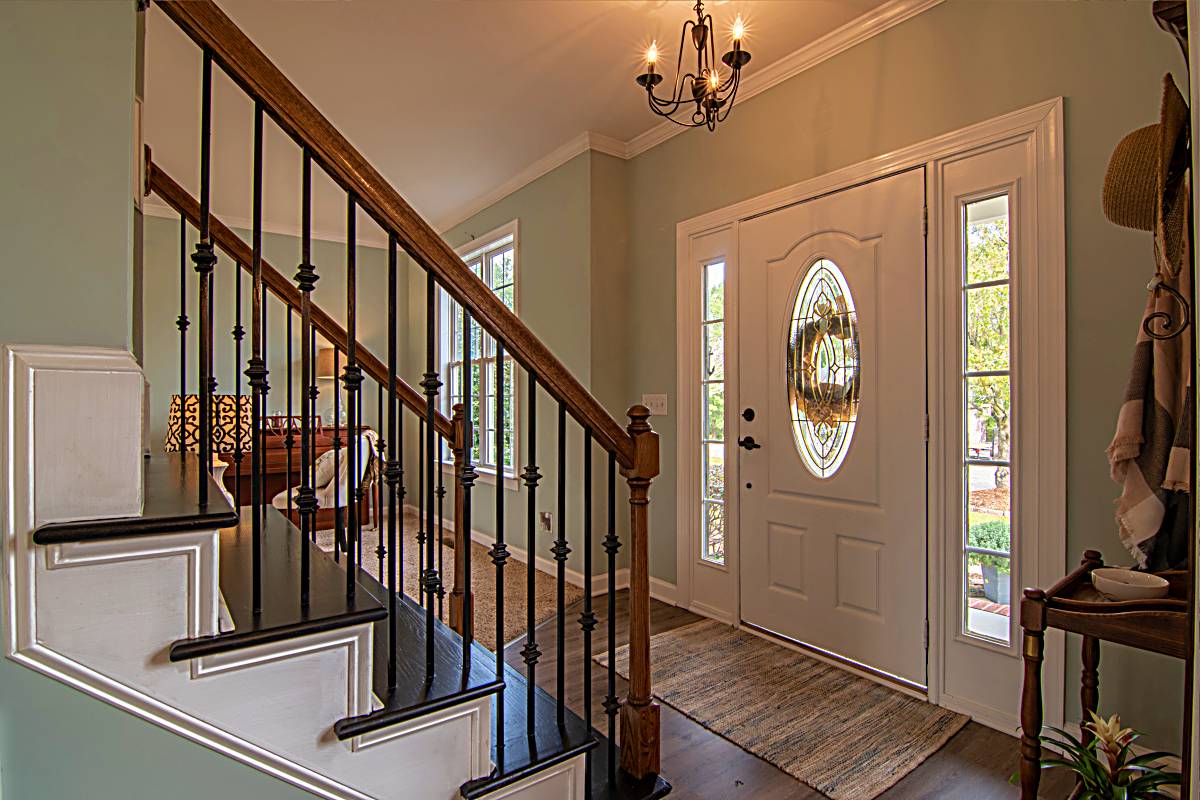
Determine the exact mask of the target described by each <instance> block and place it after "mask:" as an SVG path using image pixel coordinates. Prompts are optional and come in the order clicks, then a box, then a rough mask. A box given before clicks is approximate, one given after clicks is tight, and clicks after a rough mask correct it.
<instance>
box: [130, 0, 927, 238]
mask: <svg viewBox="0 0 1200 800" xmlns="http://www.w3.org/2000/svg"><path fill="white" fill-rule="evenodd" d="M943 2H945V0H886V2H884V3H882V4H880V5H879V6H876V7H875V8H873V9H871V10H870V11H868V12H867V13H865V14H862V15H861V16H858V17H856V18H854V19H852V20H850V21H849V22H847V23H846V24H845V25H843V26H841V27H840V28H836V29H835V30H832V31H830V32H829V33H827V34H825V35H824V36H822V37H821V38H819V39H817V40H815V41H813V42H810V43H809V44H807V45H805V46H804V47H801V48H800V49H798V50H795V51H793V52H792V53H789V54H788V55H786V56H784V57H783V58H781V59H779V60H778V61H775V62H774V63H772V64H768V65H767V66H765V67H763V68H762V69H756V70H752V71H750V72H748V73H747V76H746V78H745V79H744V80H743V82H742V86H741V89H739V91H738V100H739V101H742V102H744V101H745V100H749V99H750V98H751V97H754V96H755V95H757V94H761V93H762V92H765V91H766V90H767V89H770V88H771V87H773V86H777V85H778V84H780V83H782V82H783V81H786V80H787V79H788V78H792V77H795V76H796V75H799V74H800V73H801V72H804V71H805V70H807V69H811V68H812V67H815V66H816V65H818V64H820V63H821V62H823V61H827V60H829V59H831V58H833V57H834V56H836V55H838V54H839V53H843V52H845V51H846V50H849V49H850V48H851V47H854V46H855V45H858V44H861V43H862V42H865V41H866V40H868V39H870V38H871V37H873V36H878V35H879V34H881V33H883V32H884V31H886V30H888V29H890V28H894V27H895V26H897V25H899V24H900V23H902V22H904V21H906V20H909V19H912V18H913V17H915V16H917V15H918V14H921V13H923V12H925V11H928V10H929V9H931V8H933V7H935V6H938V5H940V4H941V3H943ZM686 130H688V129H687V128H683V127H680V126H679V125H676V124H674V123H673V122H669V121H663V122H661V123H659V124H658V125H655V126H654V127H653V128H650V129H649V130H647V131H645V132H644V133H640V134H638V135H637V136H635V137H633V138H632V139H630V140H629V141H627V142H623V141H621V140H620V139H617V138H616V137H613V136H605V135H604V134H601V133H594V132H592V131H584V132H583V133H581V134H579V135H578V136H575V137H574V138H572V139H571V140H570V141H568V142H566V143H565V144H562V145H560V146H559V147H557V148H555V149H554V150H552V151H551V152H549V153H547V154H546V155H544V156H542V157H541V158H539V159H538V160H537V161H534V162H533V163H532V164H530V165H529V166H527V167H525V168H524V169H523V170H521V171H520V172H518V173H517V174H516V175H513V176H512V177H511V178H509V179H508V180H507V181H505V182H504V183H502V184H500V185H499V186H497V187H495V188H494V189H492V190H491V191H489V192H487V193H485V194H483V195H480V196H479V197H476V198H475V199H474V200H472V201H470V202H469V203H464V204H463V205H461V206H459V207H458V208H456V209H455V210H454V211H452V212H450V213H448V214H446V215H444V216H443V217H441V218H440V219H438V220H435V221H434V222H433V228H434V230H436V231H438V232H439V233H445V232H446V231H448V230H450V229H451V228H453V227H454V226H455V225H459V224H461V223H463V222H465V221H466V220H468V219H470V218H471V217H473V216H475V215H476V214H478V213H479V212H480V211H483V210H484V209H485V208H487V207H489V206H491V205H493V204H495V203H497V202H499V201H500V200H503V199H504V198H505V197H508V196H509V195H510V194H512V193H513V192H515V191H517V190H518V189H521V188H523V187H525V186H528V185H529V184H531V183H533V182H534V181H536V180H537V179H538V178H540V177H542V176H543V175H545V174H547V173H549V172H551V171H553V170H555V169H557V168H558V167H561V166H562V165H563V164H566V163H567V162H568V161H570V160H571V159H573V158H575V157H576V156H578V155H579V154H580V153H586V152H587V151H589V150H593V151H595V152H597V153H604V154H605V155H609V156H613V157H615V158H620V159H624V160H629V159H631V158H633V157H635V156H638V155H641V154H642V153H644V152H646V151H647V150H650V149H651V148H653V147H656V146H657V145H660V144H662V143H663V142H665V141H667V140H668V139H671V138H672V137H675V136H678V135H679V134H681V133H683V132H684V131H686ZM143 208H144V213H145V214H147V215H149V216H152V217H166V218H169V219H178V218H179V215H178V213H176V212H175V211H174V210H173V209H171V208H170V207H168V206H167V205H165V204H163V203H162V202H161V201H159V200H158V199H157V198H154V197H150V198H147V199H146V201H145V203H144V206H143ZM217 216H218V217H219V218H220V219H221V221H222V222H224V223H225V224H226V225H227V226H229V227H231V228H238V229H241V230H247V231H248V230H250V229H251V228H252V227H253V224H252V222H251V220H249V219H247V218H243V217H230V216H225V215H221V214H217ZM368 227H369V226H368ZM263 230H264V231H266V232H267V233H275V234H280V235H284V236H299V235H300V230H299V227H298V226H293V225H272V224H270V223H264V225H263ZM312 235H313V238H314V239H320V240H323V241H328V242H344V241H345V240H346V236H345V233H344V232H342V231H329V230H313V234H312ZM358 243H359V244H360V245H362V246H365V247H378V248H383V247H386V246H387V240H386V239H385V238H384V237H382V236H378V237H371V236H363V235H361V234H360V236H359V239H358Z"/></svg>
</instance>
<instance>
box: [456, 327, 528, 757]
mask: <svg viewBox="0 0 1200 800" xmlns="http://www.w3.org/2000/svg"><path fill="white" fill-rule="evenodd" d="M481 377H482V376H481ZM482 384H483V381H482V380H481V381H480V385H481V386H482ZM495 424H496V445H495V446H496V458H495V462H496V543H495V544H494V545H493V546H492V552H491V556H492V563H493V564H495V565H496V647H495V650H496V680H497V681H499V682H501V683H502V682H503V681H504V564H505V562H507V561H508V546H507V545H506V544H505V543H504V427H505V422H504V343H503V342H501V341H500V340H498V339H497V340H496V421H495ZM439 474H441V473H440V470H439ZM530 602H532V598H530ZM495 741H496V764H497V768H498V769H499V771H500V772H504V690H503V689H501V690H500V694H499V695H497V697H496V740H495Z"/></svg>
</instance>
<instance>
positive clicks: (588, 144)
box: [433, 131, 629, 233]
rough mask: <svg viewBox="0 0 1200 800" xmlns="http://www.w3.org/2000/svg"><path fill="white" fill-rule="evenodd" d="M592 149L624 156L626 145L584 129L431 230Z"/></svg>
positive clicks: (458, 219) (448, 226)
mask: <svg viewBox="0 0 1200 800" xmlns="http://www.w3.org/2000/svg"><path fill="white" fill-rule="evenodd" d="M588 150H595V151H596V152H597V153H605V154H607V155H610V156H616V157H617V158H628V157H629V156H628V155H627V145H626V143H625V142H622V141H621V140H620V139H616V138H614V137H612V136H605V135H604V134H600V133H592V132H591V131H584V132H583V133H581V134H579V135H578V136H576V137H575V138H573V139H571V140H570V141H569V142H567V143H566V144H564V145H561V146H559V147H557V148H555V149H554V150H552V151H550V152H549V153H547V154H546V155H544V156H542V157H541V158H539V159H538V160H537V161H535V162H533V163H532V164H530V165H529V166H528V167H526V168H525V169H523V170H521V171H520V172H518V173H517V174H516V175H514V176H512V177H511V178H509V179H508V180H506V181H505V182H504V183H502V184H500V185H499V186H497V187H496V188H495V189H492V190H491V191H490V192H488V193H487V194H484V195H481V196H479V197H476V198H475V199H474V200H472V201H471V202H469V203H466V204H464V205H461V206H459V207H458V208H456V209H455V210H454V211H452V212H450V213H449V214H447V215H446V216H444V217H442V218H441V219H440V220H438V221H437V222H436V223H434V226H433V227H434V229H435V230H437V231H438V232H440V233H445V232H446V231H448V230H450V229H451V228H453V227H454V226H455V225H459V224H461V223H463V222H465V221H467V220H468V219H470V218H471V217H473V216H475V215H476V214H478V213H479V212H480V211H483V210H484V209H485V208H487V207H488V206H490V205H492V204H494V203H497V202H499V201H500V200H503V199H504V198H505V197H508V196H509V195H510V194H512V193H513V192H515V191H517V190H518V189H520V188H522V187H524V186H528V185H529V184H531V183H533V182H534V181H536V180H537V179H538V178H540V177H542V176H543V175H545V174H546V173H548V172H551V171H553V170H555V169H558V168H559V167H561V166H562V165H563V164H566V163H567V162H568V161H570V160H571V159H573V158H575V156H577V155H579V154H580V153H586V152H587V151H588Z"/></svg>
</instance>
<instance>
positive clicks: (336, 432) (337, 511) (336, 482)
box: [314, 346, 345, 561]
mask: <svg viewBox="0 0 1200 800" xmlns="http://www.w3.org/2000/svg"><path fill="white" fill-rule="evenodd" d="M341 368H342V351H341V350H339V349H338V348H337V347H336V346H335V347H334V348H333V375H334V378H333V560H334V561H340V560H341V555H342V549H343V547H344V545H345V542H344V540H343V538H342V537H343V536H344V532H343V530H342V520H343V519H344V516H343V514H342V408H341V401H342V391H341V389H340V388H339V387H338V385H337V374H338V371H339V370H341ZM314 485H315V483H314Z"/></svg>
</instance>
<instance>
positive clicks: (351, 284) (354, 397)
mask: <svg viewBox="0 0 1200 800" xmlns="http://www.w3.org/2000/svg"><path fill="white" fill-rule="evenodd" d="M346 208H347V210H346V369H345V371H344V372H343V381H344V382H345V385H346V440H347V441H346V472H347V475H348V477H349V483H348V484H347V485H346V504H347V507H348V509H347V510H348V514H347V517H346V521H347V525H346V536H347V538H346V596H347V597H351V598H352V597H354V589H355V587H356V586H357V585H358V575H357V573H356V571H355V570H356V567H355V565H356V564H357V563H358V562H357V559H358V549H359V536H361V534H362V532H361V531H360V530H359V529H358V490H357V487H358V485H359V484H360V483H361V482H362V481H360V480H359V477H360V476H359V474H358V461H359V448H358V443H359V436H360V431H359V425H360V421H359V417H358V411H359V407H358V401H359V396H358V389H359V385H360V384H361V383H362V373H361V372H360V371H359V369H358V362H357V360H356V348H355V341H354V338H355V336H357V335H358V333H357V330H358V328H357V322H358V320H357V316H356V315H357V307H356V306H357V303H356V302H355V301H356V300H357V294H358V275H357V264H356V258H355V256H356V255H357V250H358V247H357V245H358V243H357V241H356V238H357V234H356V232H355V203H354V196H353V195H351V196H350V198H349V200H348V202H347V204H346Z"/></svg>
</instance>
